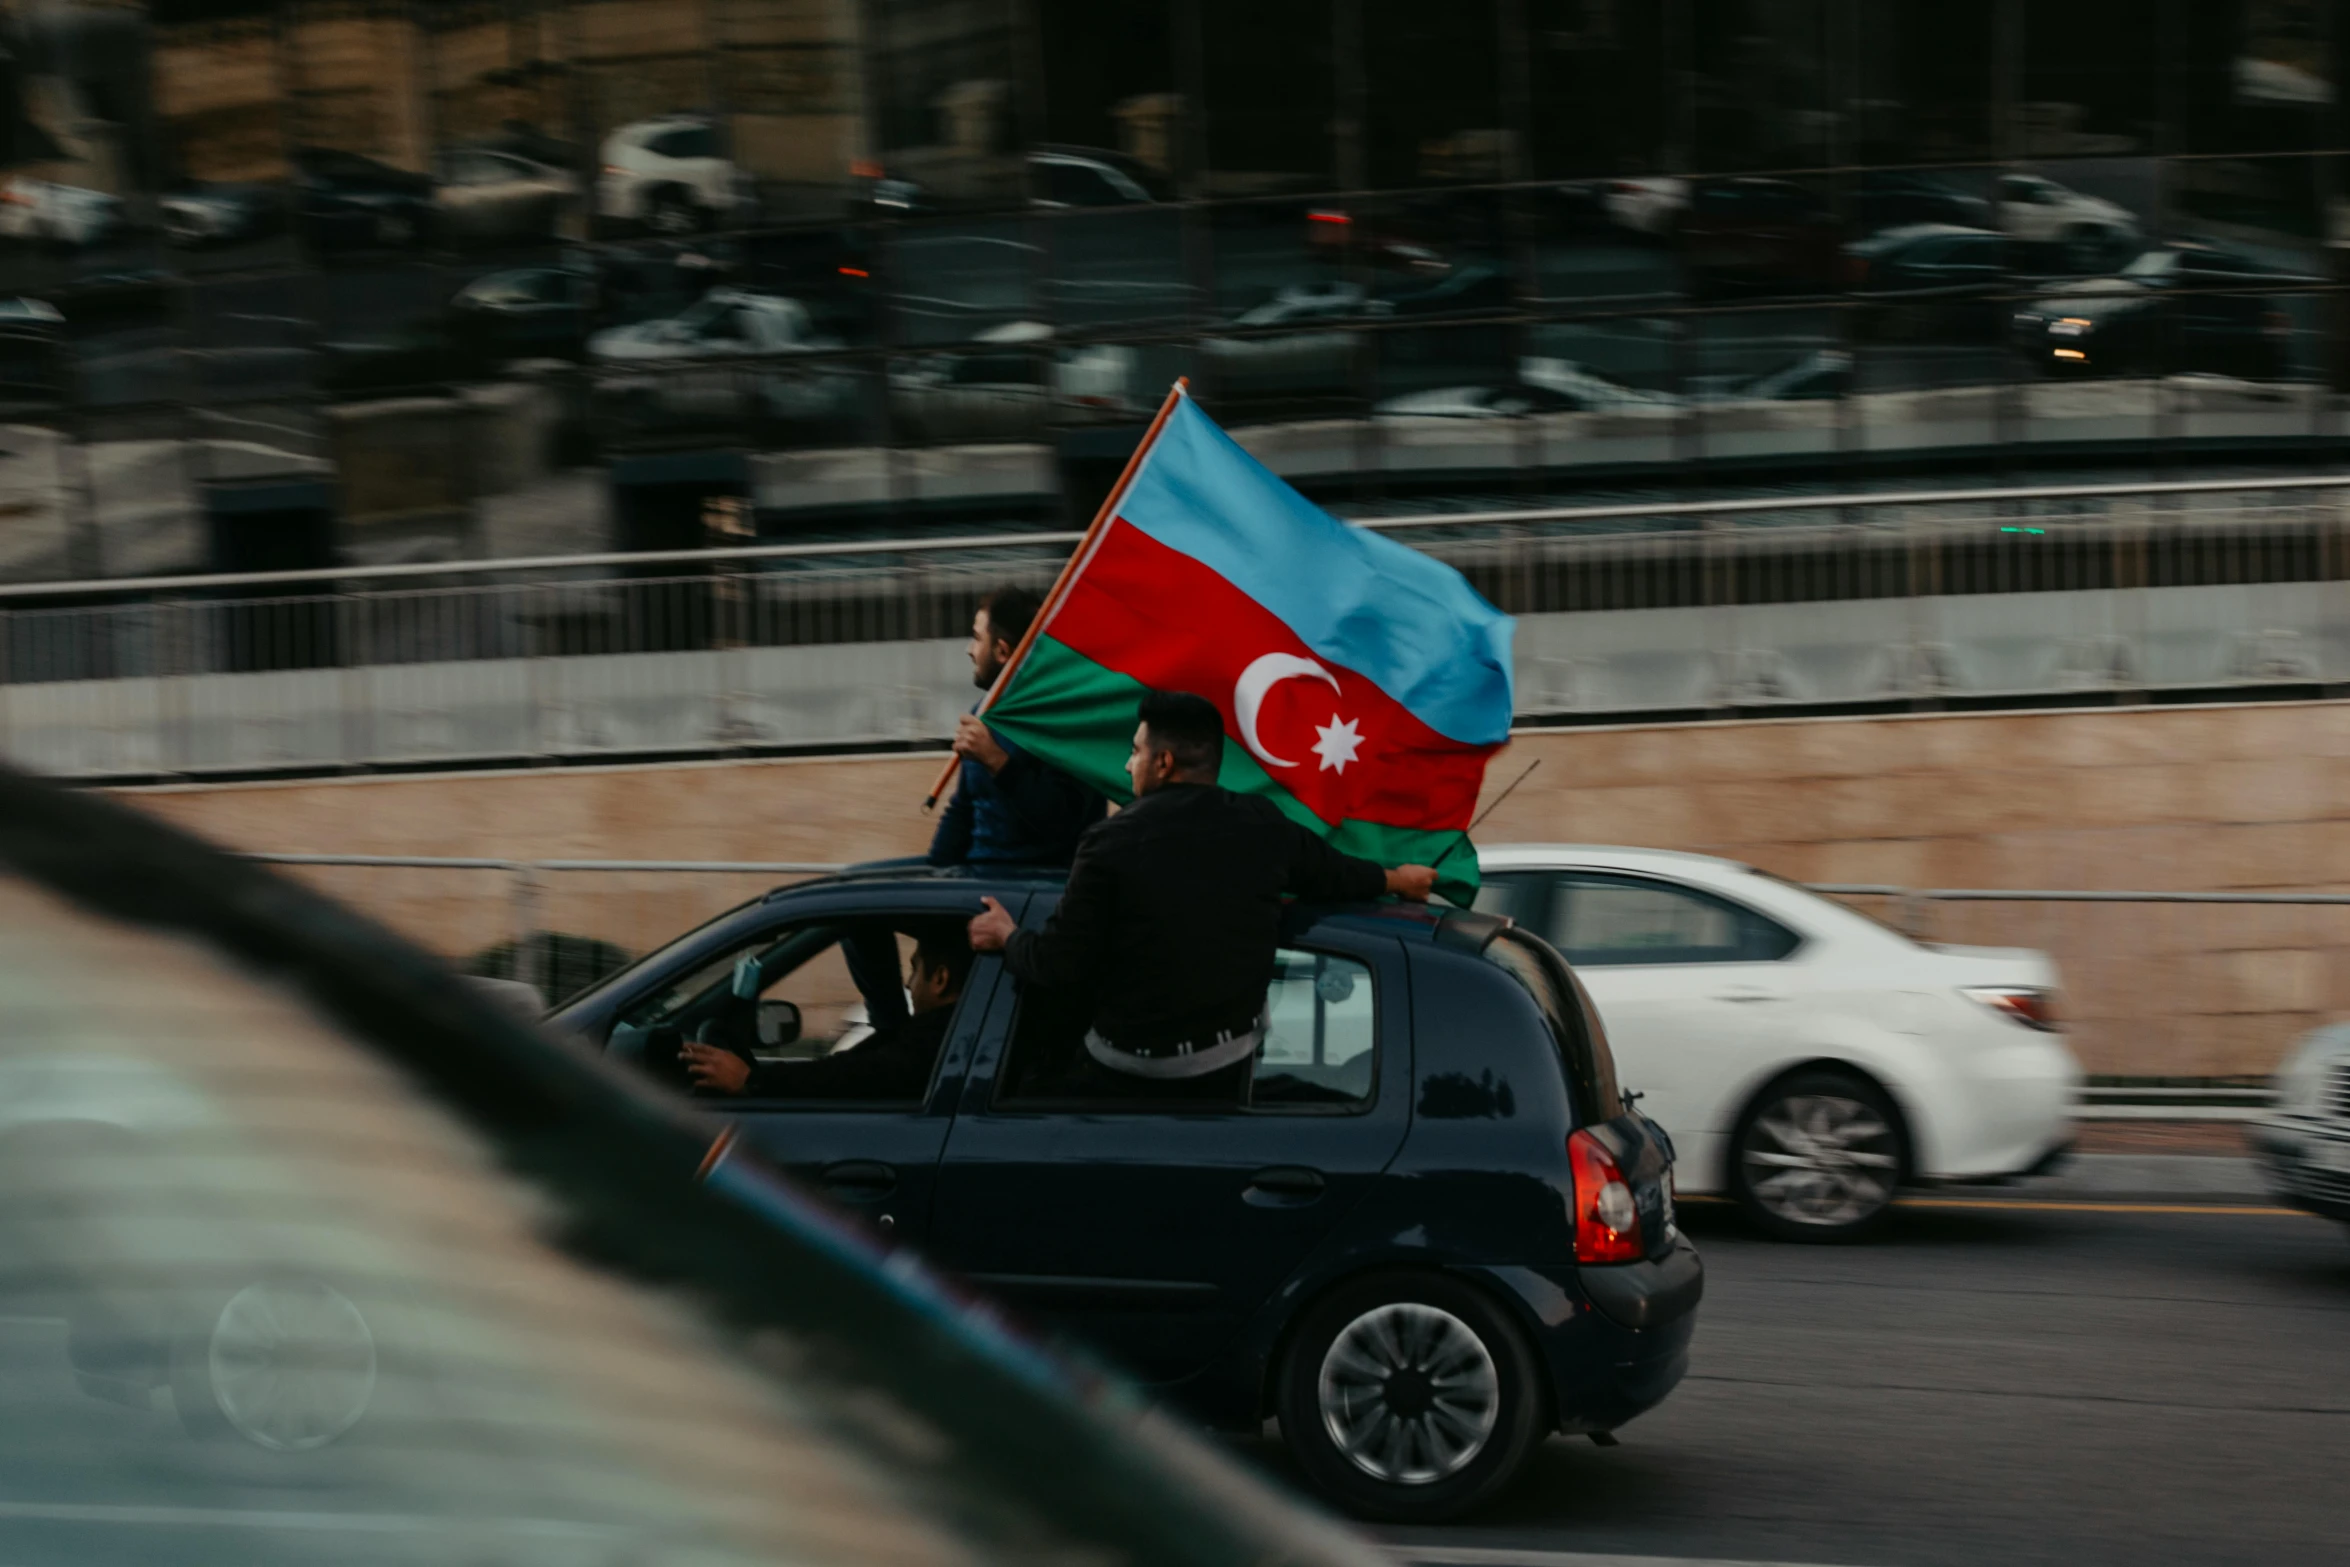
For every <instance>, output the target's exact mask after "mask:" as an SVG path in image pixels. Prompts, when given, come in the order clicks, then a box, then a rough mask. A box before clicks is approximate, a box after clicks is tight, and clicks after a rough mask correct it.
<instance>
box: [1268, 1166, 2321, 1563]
mask: <svg viewBox="0 0 2350 1567" xmlns="http://www.w3.org/2000/svg"><path fill="white" fill-rule="evenodd" d="M2151 1206H2152V1205H2141V1210H2140V1211H2131V1209H2130V1208H2129V1207H2126V1206H2110V1207H2090V1206H2088V1205H2082V1206H2080V1207H2077V1208H2074V1209H2069V1210H2066V1209H2056V1208H2049V1207H2041V1208H2024V1207H2002V1206H1997V1205H1993V1204H1984V1205H1980V1206H1967V1207H1937V1208H1931V1209H1915V1210H1912V1211H1910V1212H1908V1213H1906V1214H1905V1215H1904V1216H1903V1222H1902V1224H1901V1225H1900V1228H1899V1230H1898V1233H1896V1234H1895V1235H1894V1236H1892V1237H1891V1238H1890V1239H1888V1240H1887V1241H1885V1242H1883V1243H1882V1244H1877V1245H1871V1246H1865V1247H1859V1248H1850V1249H1829V1248H1819V1247H1794V1246H1780V1245H1775V1244H1772V1243H1769V1242H1766V1241H1762V1240H1760V1239H1757V1238H1754V1237H1753V1236H1751V1235H1750V1234H1749V1233H1748V1232H1746V1231H1745V1230H1744V1229H1743V1228H1742V1227H1741V1226H1740V1225H1739V1224H1738V1223H1737V1222H1736V1220H1735V1218H1734V1217H1733V1216H1731V1215H1730V1214H1728V1213H1726V1212H1723V1211H1721V1210H1710V1211H1704V1212H1701V1213H1699V1214H1696V1215H1693V1219H1692V1222H1691V1224H1690V1226H1689V1228H1690V1230H1691V1233H1692V1234H1693V1235H1695V1236H1696V1238H1697V1240H1698V1243H1699V1245H1700V1246H1701V1247H1702V1248H1703V1249H1704V1251H1705V1256H1706V1262H1707V1266H1708V1270H1709V1271H1708V1280H1707V1290H1706V1300H1705V1304H1704V1306H1703V1308H1702V1313H1703V1315H1702V1317H1701V1319H1700V1327H1699V1330H1698V1338H1697V1345H1696V1349H1695V1354H1694V1361H1693V1365H1692V1368H1691V1372H1690V1376H1689V1379H1688V1380H1687V1381H1686V1382H1684V1383H1683V1384H1682V1386H1681V1388H1680V1389H1679V1391H1678V1392H1676V1393H1675V1394H1674V1395H1673V1397H1672V1398H1671V1399H1670V1400H1669V1401H1667V1403H1666V1404H1665V1405H1664V1406H1663V1407H1662V1408H1660V1409H1658V1410H1657V1411H1655V1412H1654V1413H1652V1414H1650V1415H1649V1416H1647V1417H1646V1418H1644V1419H1643V1420H1641V1421H1639V1422H1637V1423H1636V1424H1634V1425H1632V1426H1629V1427H1627V1428H1626V1429H1625V1431H1624V1432H1623V1435H1622V1445H1621V1446H1619V1447H1616V1448H1613V1449H1601V1448H1597V1447H1593V1446H1591V1445H1589V1444H1588V1443H1587V1442H1585V1441H1583V1440H1581V1439H1576V1440H1573V1441H1569V1440H1565V1439H1553V1440H1552V1442H1551V1443H1550V1444H1549V1446H1548V1447H1547V1448H1545V1449H1544V1450H1543V1452H1542V1453H1541V1454H1539V1455H1538V1457H1537V1460H1536V1462H1535V1463H1534V1464H1533V1466H1532V1467H1531V1469H1530V1472H1529V1474H1528V1475H1527V1477H1526V1478H1525V1479H1524V1480H1523V1481H1522V1482H1521V1483H1520V1484H1519V1485H1518V1486H1517V1487H1516V1488H1515V1489H1514V1490H1513V1491H1512V1493H1511V1494H1510V1495H1508V1496H1507V1497H1506V1498H1505V1499H1504V1500H1503V1501H1501V1502H1500V1503H1499V1504H1497V1505H1496V1506H1495V1507H1493V1508H1492V1509H1491V1510H1490V1511H1489V1512H1488V1513H1487V1514H1485V1515H1483V1516H1481V1517H1479V1518H1478V1519H1476V1520H1475V1521H1474V1522H1473V1523H1470V1524H1465V1525H1459V1526H1454V1527H1449V1528H1445V1529H1440V1530H1406V1531H1392V1532H1391V1537H1392V1538H1394V1539H1396V1540H1397V1541H1399V1542H1405V1541H1408V1542H1409V1545H1408V1546H1407V1547H1406V1548H1405V1549H1404V1550H1403V1551H1402V1552H1401V1553H1400V1554H1402V1555H1403V1556H1404V1558H1405V1559H1406V1560H1419V1561H1428V1562H1441V1561H1450V1562H1454V1563H1470V1562H1474V1563H1482V1564H1485V1567H1511V1564H1523V1567H1535V1564H1542V1563H1546V1562H1553V1561H1555V1562H1557V1563H1559V1564H1560V1567H1569V1564H1572V1563H1574V1562H1575V1561H1576V1560H1577V1558H1578V1557H1583V1556H1596V1557H1614V1556H1634V1557H1647V1558H1658V1557H1662V1558H1678V1559H1683V1560H1689V1559H1695V1560H1702V1561H1718V1560H1725V1559H1727V1560H1734V1561H1739V1562H1802V1563H1829V1564H1853V1567H1942V1564H1948V1567H1961V1564H1964V1567H1976V1564H1984V1563H1998V1564H2001V1567H2028V1564H2032V1563H2042V1562H2045V1563H2064V1564H2067V1567H2092V1564H2097V1563H2108V1562H2110V1563H2116V1564H2123V1563H2127V1564H2130V1567H2144V1564H2147V1563H2163V1564H2168V1567H2189V1564H2196V1563H2242V1562H2247V1561H2257V1562H2260V1563H2262V1564H2263V1567H2286V1564H2291V1563H2302V1562H2308V1563H2318V1562H2325V1563H2339V1562H2341V1561H2342V1560H2343V1559H2344V1555H2345V1551H2346V1550H2350V1527H2346V1525H2345V1518H2346V1517H2350V1514H2346V1513H2345V1509H2344V1502H2343V1493H2342V1490H2341V1487H2342V1483H2343V1477H2344V1464H2345V1461H2346V1460H2350V1233H2345V1232H2344V1231H2343V1230H2342V1229H2341V1227H2339V1226H2337V1225H2332V1224H2328V1223H2325V1222H2323V1221H2320V1220H2316V1219H2310V1218H2304V1217H2301V1216H2298V1215H2283V1214H2276V1213H2273V1212H2261V1211H2258V1210H2257V1209H2255V1210H2254V1211H2251V1212H2242V1211H2239V1212H2235V1213H2225V1212H2219V1211H2213V1210H2204V1211H2189V1212H2175V1211H2173V1212H2164V1211H2159V1210H2156V1211H2144V1210H2145V1209H2146V1208H2151ZM1259 1451H1260V1453H1261V1454H1262V1456H1263V1458H1264V1461H1265V1462H1266V1463H1267V1464H1268V1465H1269V1466H1270V1467H1272V1468H1274V1469H1275V1470H1276V1471H1279V1470H1281V1468H1282V1465H1281V1463H1280V1460H1279V1456H1278V1454H1277V1453H1276V1452H1275V1451H1274V1450H1273V1449H1272V1448H1271V1447H1270V1444H1267V1445H1266V1446H1265V1447H1264V1448H1262V1449H1259ZM1412 1547H1417V1549H1414V1548H1412ZM1551 1553H1566V1554H1562V1555H1558V1556H1553V1555H1552V1554H1551Z"/></svg>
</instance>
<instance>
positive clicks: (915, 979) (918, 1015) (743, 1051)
mask: <svg viewBox="0 0 2350 1567" xmlns="http://www.w3.org/2000/svg"><path fill="white" fill-rule="evenodd" d="M961 924H962V922H961V921H959V920H953V921H942V920H936V919H932V920H927V921H925V920H922V919H919V918H907V919H896V920H893V919H888V918H870V919H867V918H859V919H850V920H840V921H825V922H819V923H813V924H804V925H795V926H790V927H786V928H785V929H782V930H778V931H769V932H766V933H764V934H762V935H760V936H758V937H756V938H754V939H752V940H750V941H747V942H742V943H738V944H736V945H734V946H731V947H729V948H727V949H725V950H723V951H721V952H719V953H716V954H714V955H712V956H711V957H709V958H707V959H705V960H704V961H702V962H700V963H698V964H696V965H694V966H693V967H692V968H690V969H689V970H687V971H686V972H684V973H682V974H680V975H679V976H677V977H676V978H675V979H673V980H671V981H670V982H669V983H667V984H664V985H662V986H660V987H658V988H657V989H655V990H654V991H652V992H651V993H649V994H647V995H646V996H644V997H642V998H641V999H639V1000H638V1001H636V1002H635V1003H633V1004H632V1005H630V1006H628V1007H627V1008H625V1009H623V1010H622V1011H621V1012H620V1014H619V1015H618V1017H617V1018H616V1019H615V1021H614V1026H613V1030H612V1043H611V1050H612V1053H613V1054H614V1055H615V1056H617V1057H620V1058H621V1059H624V1060H632V1061H634V1062H636V1063H637V1064H638V1065H640V1066H642V1067H643V1068H644V1069H645V1070H646V1071H648V1072H649V1073H651V1074H652V1075H653V1076H654V1077H656V1078H659V1079H661V1080H662V1081H665V1082H668V1083H670V1084H671V1085H672V1086H675V1087H679V1088H690V1087H691V1086H692V1085H691V1084H690V1083H689V1080H688V1077H687V1074H686V1071H685V1068H684V1065H683V1062H682V1060H681V1052H682V1051H683V1049H684V1047H685V1046H686V1045H687V1043H689V1042H692V1043H697V1044H702V1045H708V1046H713V1047H715V1048H717V1049H719V1050H722V1051H725V1052H727V1053H729V1054H732V1055H734V1056H736V1057H738V1058H740V1059H741V1060H742V1061H743V1062H744V1063H745V1065H746V1066H747V1068H748V1075H747V1076H746V1077H745V1079H744V1080H743V1082H742V1083H740V1084H739V1085H738V1086H736V1087H735V1088H733V1089H732V1090H731V1091H729V1097H733V1098H737V1099H740V1100H742V1101H743V1102H744V1103H745V1104H762V1103H764V1104H784V1105H788V1104H794V1103H802V1102H806V1103H816V1102H827V1103H829V1102H838V1101H841V1100H856V1101H860V1102H882V1103H905V1104H915V1103H919V1102H920V1101H921V1099H922V1097H923V1095H924V1093H925V1092H926V1090H927V1089H928V1087H929V1084H930V1081H931V1077H932V1075H933V1073H934V1072H935V1070H936V1067H937V1062H938V1057H939V1055H940V1053H941V1051H942V1049H943V1047H944V1045H945V1043H946V1039H947V1035H948V1032H949V1030H950V1028H951V1026H952V1020H953V1017H954V1015H955V1013H956V1012H957V1011H958V1010H959V1008H960V1005H961V1001H962V995H963V990H964V988H965V985H966V982H967V981H968V979H969V976H970V973H971V969H972V966H973V958H972V954H971V951H970V948H969V946H968V945H967V944H966V943H965V941H964V939H963V935H962V931H961Z"/></svg>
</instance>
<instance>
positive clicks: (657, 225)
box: [645, 190, 710, 237]
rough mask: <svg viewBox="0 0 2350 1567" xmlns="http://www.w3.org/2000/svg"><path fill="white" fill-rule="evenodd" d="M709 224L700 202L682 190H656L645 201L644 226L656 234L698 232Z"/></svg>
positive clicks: (674, 234) (707, 216) (676, 234)
mask: <svg viewBox="0 0 2350 1567" xmlns="http://www.w3.org/2000/svg"><path fill="white" fill-rule="evenodd" d="M709 226H710V224H709V215H708V214H707V213H706V212H704V211H703V210H702V207H701V204H700V203H698V202H696V201H695V200H694V199H693V198H692V197H691V196H689V195H687V194H686V193H685V192H684V191H682V190H657V191H655V192H653V194H652V197H651V199H650V200H648V201H647V202H646V203H645V227H646V228H649V229H651V230H652V231H653V232H654V233H656V234H667V235H670V236H673V237H674V236H678V235H684V234H699V233H700V232H702V230H704V229H706V228H708V227H709Z"/></svg>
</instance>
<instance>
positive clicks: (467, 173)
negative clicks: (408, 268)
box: [433, 147, 579, 245]
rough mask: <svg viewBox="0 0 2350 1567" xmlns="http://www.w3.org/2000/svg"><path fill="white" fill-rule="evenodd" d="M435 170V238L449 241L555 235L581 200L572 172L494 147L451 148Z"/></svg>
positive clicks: (517, 240) (475, 242) (514, 239)
mask: <svg viewBox="0 0 2350 1567" xmlns="http://www.w3.org/2000/svg"><path fill="white" fill-rule="evenodd" d="M433 175H434V184H433V237H434V239H435V240H436V241H437V242H439V243H441V244H444V245H496V244H517V243H521V242H525V241H530V240H548V239H552V238H554V237H555V235H556V233H557V231H558V230H559V229H560V228H561V227H562V224H563V220H564V218H565V217H567V216H568V215H569V214H570V212H571V208H572V204H573V203H574V202H575V201H577V200H578V199H579V181H578V180H576V179H574V178H573V177H572V176H571V174H570V173H568V172H567V171H565V170H563V169H557V168H550V167H548V166H547V165H545V164H543V163H536V162H533V161H532V160H530V159H528V158H525V157H522V156H521V155H520V154H517V153H512V152H502V151H499V150H497V149H495V148H491V147H452V148H449V149H448V150H446V151H444V152H443V153H442V154H441V155H440V157H439V158H437V159H436V160H435V161H434V165H433Z"/></svg>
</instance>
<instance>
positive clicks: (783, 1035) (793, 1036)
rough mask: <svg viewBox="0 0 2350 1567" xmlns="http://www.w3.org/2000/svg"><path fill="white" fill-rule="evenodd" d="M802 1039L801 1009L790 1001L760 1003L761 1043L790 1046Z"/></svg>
mask: <svg viewBox="0 0 2350 1567" xmlns="http://www.w3.org/2000/svg"><path fill="white" fill-rule="evenodd" d="M799 1037H800V1009H799V1008H798V1007H796V1006H794V1005H793V1004H792V1003H791V1002H789V1001H762V1002H760V1003H759V1043H760V1044H762V1045H789V1044H795V1043H797V1042H798V1040H799Z"/></svg>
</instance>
